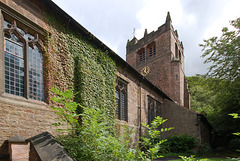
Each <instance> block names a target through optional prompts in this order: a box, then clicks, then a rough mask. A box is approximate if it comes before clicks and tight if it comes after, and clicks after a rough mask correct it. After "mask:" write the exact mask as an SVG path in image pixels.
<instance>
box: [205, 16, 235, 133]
mask: <svg viewBox="0 0 240 161" xmlns="http://www.w3.org/2000/svg"><path fill="white" fill-rule="evenodd" d="M230 24H231V25H232V26H233V27H234V28H233V30H231V31H230V30H229V29H228V28H227V27H224V28H223V29H222V36H221V37H219V38H218V37H212V38H210V39H208V40H204V44H200V46H201V47H203V49H202V51H203V52H204V53H203V55H202V57H204V58H206V59H205V62H204V63H211V66H210V68H209V70H208V72H207V74H206V75H205V76H206V78H207V79H208V80H211V81H210V83H209V88H210V90H213V91H214V93H216V97H215V100H214V101H215V104H216V106H215V107H217V109H214V112H215V115H214V117H215V118H213V120H214V125H213V126H214V127H215V130H216V131H217V132H218V133H221V134H222V136H224V137H227V135H230V134H231V133H232V132H234V131H235V130H240V126H239V124H240V121H239V120H234V121H233V120H232V119H231V118H230V117H229V115H228V114H229V113H239V112H240V18H238V19H236V20H234V21H231V22H230ZM209 78H210V79H209Z"/></svg>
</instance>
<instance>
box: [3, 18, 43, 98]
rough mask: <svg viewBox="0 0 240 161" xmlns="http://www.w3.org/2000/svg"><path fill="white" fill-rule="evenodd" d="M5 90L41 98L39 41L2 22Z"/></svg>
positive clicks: (41, 72)
mask: <svg viewBox="0 0 240 161" xmlns="http://www.w3.org/2000/svg"><path fill="white" fill-rule="evenodd" d="M4 40H5V41H4V45H5V46H4V57H5V59H4V60H5V92H6V93H9V94H13V95H17V96H22V97H25V98H30V99H35V100H40V101H44V84H43V58H42V53H41V50H40V49H41V47H42V42H41V40H40V39H39V38H38V34H36V35H35V36H33V35H32V34H30V33H27V32H25V30H23V29H22V28H19V27H18V26H17V23H16V21H13V22H12V23H10V22H8V21H4Z"/></svg>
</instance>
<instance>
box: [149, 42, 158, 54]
mask: <svg viewBox="0 0 240 161" xmlns="http://www.w3.org/2000/svg"><path fill="white" fill-rule="evenodd" d="M147 50H148V55H149V57H152V56H155V55H156V44H155V42H153V43H151V44H149V45H148V47H147Z"/></svg>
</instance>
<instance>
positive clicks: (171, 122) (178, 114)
mask: <svg viewBox="0 0 240 161" xmlns="http://www.w3.org/2000/svg"><path fill="white" fill-rule="evenodd" d="M163 118H165V119H168V121H167V122H166V123H165V124H164V127H170V126H171V127H174V128H175V129H174V130H171V131H169V132H167V133H166V134H165V135H164V137H167V136H169V135H172V134H175V133H177V134H181V135H183V134H188V135H190V136H194V137H195V138H197V139H198V140H200V139H201V138H200V130H199V129H200V126H199V125H198V122H197V113H196V112H193V111H191V110H189V109H187V108H185V107H183V106H179V105H177V104H175V103H174V102H171V101H169V100H165V101H164V107H163Z"/></svg>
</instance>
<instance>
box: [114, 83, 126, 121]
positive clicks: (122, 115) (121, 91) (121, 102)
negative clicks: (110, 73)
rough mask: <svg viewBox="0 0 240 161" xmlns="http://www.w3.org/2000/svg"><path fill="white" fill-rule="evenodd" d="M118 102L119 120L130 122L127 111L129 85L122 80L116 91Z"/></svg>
mask: <svg viewBox="0 0 240 161" xmlns="http://www.w3.org/2000/svg"><path fill="white" fill-rule="evenodd" d="M115 100H116V104H117V107H116V117H117V119H119V120H124V121H128V109H127V85H126V83H125V82H122V81H121V80H118V81H117V86H116V90H115Z"/></svg>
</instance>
